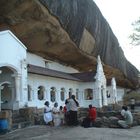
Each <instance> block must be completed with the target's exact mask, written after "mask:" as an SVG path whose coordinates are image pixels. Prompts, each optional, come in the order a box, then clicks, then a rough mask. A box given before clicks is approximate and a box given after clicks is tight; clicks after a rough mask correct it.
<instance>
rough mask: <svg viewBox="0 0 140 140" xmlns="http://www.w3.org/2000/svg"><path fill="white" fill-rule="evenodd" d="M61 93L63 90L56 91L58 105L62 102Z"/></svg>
mask: <svg viewBox="0 0 140 140" xmlns="http://www.w3.org/2000/svg"><path fill="white" fill-rule="evenodd" d="M60 92H61V90H56V102H57V103H58V105H59V104H60V102H61V100H60Z"/></svg>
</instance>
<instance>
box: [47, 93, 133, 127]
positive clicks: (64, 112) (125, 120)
mask: <svg viewBox="0 0 140 140" xmlns="http://www.w3.org/2000/svg"><path fill="white" fill-rule="evenodd" d="M78 107H79V103H78V101H77V100H76V99H75V95H72V96H71V98H70V99H66V101H65V106H64V107H62V106H60V107H59V108H58V103H54V107H53V108H52V109H51V107H50V106H49V102H48V101H46V102H45V108H44V121H45V123H46V124H48V125H51V126H61V125H63V124H67V125H70V126H76V125H78V119H77V111H78ZM96 117H97V112H96V108H95V107H93V106H92V105H91V104H90V105H89V109H88V114H87V116H86V117H85V118H84V119H83V121H82V126H83V127H85V128H86V127H91V126H94V123H95V121H96ZM132 123H133V116H132V114H131V112H130V111H129V110H128V107H127V106H122V111H121V118H120V120H118V125H119V126H120V127H121V128H130V127H131V125H132Z"/></svg>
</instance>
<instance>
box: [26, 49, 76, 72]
mask: <svg viewBox="0 0 140 140" xmlns="http://www.w3.org/2000/svg"><path fill="white" fill-rule="evenodd" d="M45 62H47V67H46V65H45ZM27 63H28V64H32V65H36V66H40V67H46V68H48V69H53V70H57V71H61V72H66V73H76V72H78V70H76V69H74V68H72V67H68V66H64V65H61V64H59V63H57V62H53V61H50V60H46V59H44V58H43V57H40V56H38V55H35V54H32V53H29V52H28V53H27Z"/></svg>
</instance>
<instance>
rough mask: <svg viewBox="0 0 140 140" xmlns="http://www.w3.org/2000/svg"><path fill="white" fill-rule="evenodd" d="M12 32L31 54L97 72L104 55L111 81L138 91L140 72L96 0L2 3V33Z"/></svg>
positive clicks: (34, 0)
mask: <svg viewBox="0 0 140 140" xmlns="http://www.w3.org/2000/svg"><path fill="white" fill-rule="evenodd" d="M4 29H10V30H12V31H13V32H14V33H15V34H16V36H17V37H19V38H20V40H21V41H22V42H23V43H24V44H25V45H26V46H27V48H28V51H30V52H33V53H36V54H38V55H41V56H43V57H44V58H47V59H51V60H54V61H58V62H60V63H63V64H66V65H70V66H72V67H75V68H76V69H79V70H80V71H91V70H93V71H95V70H96V57H97V55H100V57H101V60H102V61H103V63H104V70H105V73H106V76H107V78H108V79H110V78H111V77H112V76H114V77H116V79H117V84H118V85H121V86H124V87H136V85H137V75H138V70H137V69H136V68H135V67H134V66H133V65H132V64H131V63H129V62H128V61H127V60H126V58H125V56H124V53H123V51H122V49H121V47H120V46H119V43H118V40H117V38H116V37H115V35H114V34H113V32H112V30H111V28H110V26H109V24H108V23H107V21H106V20H105V18H104V17H103V16H102V14H101V12H100V10H99V9H98V7H97V6H96V4H95V3H94V2H93V1H92V0H12V1H11V0H1V1H0V30H4Z"/></svg>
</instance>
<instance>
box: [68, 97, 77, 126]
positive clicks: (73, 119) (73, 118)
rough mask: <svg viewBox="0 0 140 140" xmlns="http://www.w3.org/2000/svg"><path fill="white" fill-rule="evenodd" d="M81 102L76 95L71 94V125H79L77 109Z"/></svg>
mask: <svg viewBox="0 0 140 140" xmlns="http://www.w3.org/2000/svg"><path fill="white" fill-rule="evenodd" d="M78 107H79V103H78V101H77V100H76V99H75V95H72V96H71V99H70V100H69V109H70V111H69V121H70V125H74V126H76V125H78V119H77V111H78Z"/></svg>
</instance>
